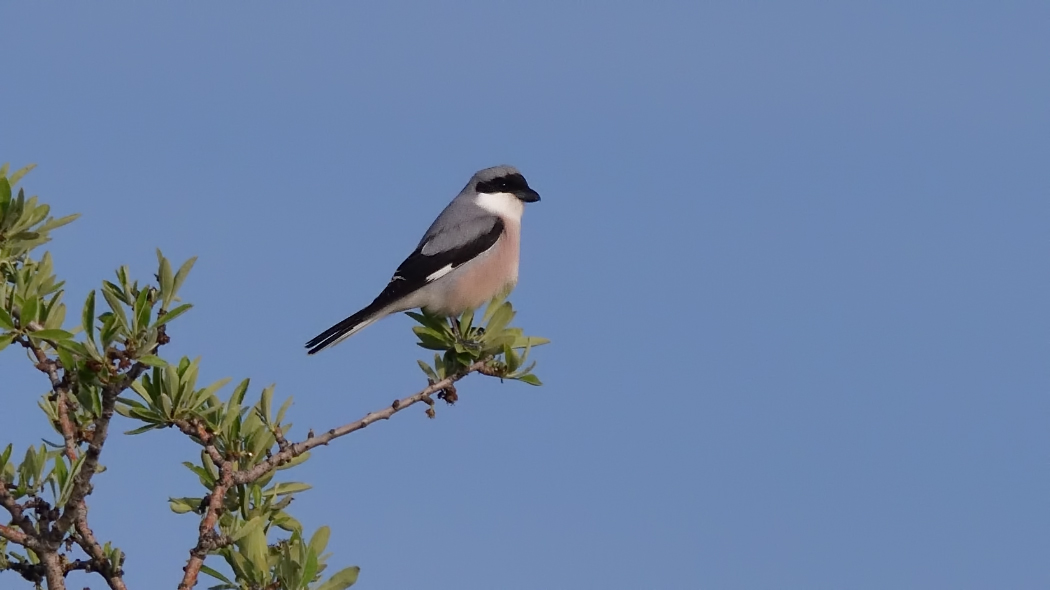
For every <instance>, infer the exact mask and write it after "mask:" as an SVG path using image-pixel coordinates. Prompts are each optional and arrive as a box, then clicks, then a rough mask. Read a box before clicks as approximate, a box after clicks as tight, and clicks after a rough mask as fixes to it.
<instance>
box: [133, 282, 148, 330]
mask: <svg viewBox="0 0 1050 590" xmlns="http://www.w3.org/2000/svg"><path fill="white" fill-rule="evenodd" d="M133 311H134V312H135V326H134V327H135V331H136V332H137V331H139V330H141V329H143V328H145V327H146V326H148V325H149V314H150V311H151V308H150V305H149V288H145V289H142V290H141V291H139V296H138V298H137V299H136V300H135V306H134V308H133Z"/></svg>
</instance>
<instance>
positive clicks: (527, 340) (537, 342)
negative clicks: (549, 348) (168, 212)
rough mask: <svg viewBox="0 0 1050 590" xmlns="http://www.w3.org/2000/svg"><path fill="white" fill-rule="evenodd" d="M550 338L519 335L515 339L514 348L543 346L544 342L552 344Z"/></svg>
mask: <svg viewBox="0 0 1050 590" xmlns="http://www.w3.org/2000/svg"><path fill="white" fill-rule="evenodd" d="M550 343H551V341H550V339H549V338H541V337H539V336H519V337H517V338H515V339H514V344H512V345H511V346H513V347H514V348H525V347H527V346H543V345H544V344H550Z"/></svg>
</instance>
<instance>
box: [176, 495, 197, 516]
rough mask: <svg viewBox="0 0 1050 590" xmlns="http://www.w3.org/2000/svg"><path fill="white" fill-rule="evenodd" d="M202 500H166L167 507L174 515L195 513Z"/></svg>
mask: <svg viewBox="0 0 1050 590" xmlns="http://www.w3.org/2000/svg"><path fill="white" fill-rule="evenodd" d="M201 501H202V498H168V507H169V508H171V511H172V512H174V513H175V514H186V513H187V512H196V511H197V509H198V508H200V505H201Z"/></svg>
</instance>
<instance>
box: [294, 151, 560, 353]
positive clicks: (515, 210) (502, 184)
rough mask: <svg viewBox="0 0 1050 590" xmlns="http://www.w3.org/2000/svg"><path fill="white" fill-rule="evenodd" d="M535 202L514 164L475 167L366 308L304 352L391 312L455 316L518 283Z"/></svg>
mask: <svg viewBox="0 0 1050 590" xmlns="http://www.w3.org/2000/svg"><path fill="white" fill-rule="evenodd" d="M539 200H540V195H539V194H538V193H536V191H534V190H532V189H531V188H529V184H528V183H527V182H525V177H524V176H522V175H521V173H520V172H518V170H517V169H516V168H514V167H513V166H496V167H493V168H486V169H484V170H480V171H478V172H477V173H475V174H474V176H472V177H471V179H470V182H468V183H467V186H465V187H463V190H461V191H459V194H458V195H456V198H455V199H452V202H451V203H449V204H448V206H447V207H445V210H444V211H442V212H441V214H440V215H438V217H437V219H435V220H434V223H432V224H431V225H430V229H428V230H427V233H426V234H424V235H423V239H422V240H420V241H419V245H418V246H416V249H415V251H414V252H412V253H411V254H409V255H408V258H406V259H405V261H404V262H402V263H401V266H399V267H397V270H396V271H394V276H393V277H392V278H391V279H390V282H389V283H387V286H386V288H385V289H383V292H382V293H380V294H379V296H378V297H376V298H375V301H373V302H372V303H370V304H369V305H368V307H366V308H364V309H362V310H361V311H359V312H357V313H355V314H354V315H352V316H350V317H348V318H346V319H345V320H343V321H341V322H339V323H338V324H336V325H334V326H332V327H331V328H328V329H327V330H325V331H324V332H321V333H320V334H318V335H317V336H316V337H315V338H313V339H312V340H310V341H309V342H307V343H306V348H308V349H309V351H308V353H309V354H314V353H315V352H318V351H321V350H324V349H325V348H328V347H329V346H332V345H335V344H338V343H339V342H342V341H343V340H344V339H346V338H349V337H350V336H353V335H354V334H356V333H357V332H359V331H360V330H362V329H364V328H365V327H366V326H368V325H370V324H372V323H374V322H376V321H377V320H379V319H381V318H383V317H385V316H388V315H390V314H392V313H397V312H399V311H405V310H409V309H414V308H417V307H422V308H425V309H426V310H427V311H430V312H432V313H440V314H444V315H448V316H458V315H459V314H461V313H463V312H464V311H466V310H467V309H477V308H478V307H480V306H481V305H482V304H484V303H485V302H487V301H488V300H490V299H492V298H493V297H495V296H496V295H498V294H501V293H506V292H508V291H510V289H513V288H514V285H515V284H516V283H517V282H518V251H519V246H520V239H521V214H522V213H523V212H524V209H525V203H533V202H536V201H539Z"/></svg>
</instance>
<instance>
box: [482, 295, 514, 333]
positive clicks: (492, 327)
mask: <svg viewBox="0 0 1050 590" xmlns="http://www.w3.org/2000/svg"><path fill="white" fill-rule="evenodd" d="M512 319H514V308H513V307H512V306H511V304H510V302H504V303H503V304H502V305H500V306H499V307H497V308H496V310H495V311H494V312H493V313H492V318H491V319H490V320H489V323H488V324H487V325H486V326H485V336H486V337H487V336H489V335H490V334H491V335H493V336H497V335H499V333H500V332H502V331H503V328H506V327H507V324H509V323H510V321H511V320H512Z"/></svg>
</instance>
